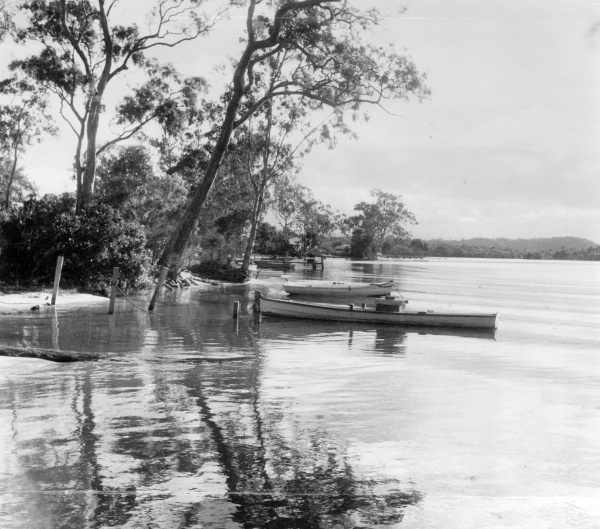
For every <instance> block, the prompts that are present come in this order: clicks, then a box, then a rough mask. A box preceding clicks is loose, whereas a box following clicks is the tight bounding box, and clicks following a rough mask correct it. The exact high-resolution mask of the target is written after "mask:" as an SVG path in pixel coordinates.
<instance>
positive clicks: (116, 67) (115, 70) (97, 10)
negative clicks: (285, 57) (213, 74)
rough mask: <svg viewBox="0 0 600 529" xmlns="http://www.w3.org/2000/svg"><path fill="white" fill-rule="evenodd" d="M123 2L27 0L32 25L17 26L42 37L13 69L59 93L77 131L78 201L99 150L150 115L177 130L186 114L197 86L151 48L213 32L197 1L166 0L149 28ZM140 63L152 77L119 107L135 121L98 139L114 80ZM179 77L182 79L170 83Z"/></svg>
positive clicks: (20, 35)
mask: <svg viewBox="0 0 600 529" xmlns="http://www.w3.org/2000/svg"><path fill="white" fill-rule="evenodd" d="M120 4H121V3H120V2H119V0H114V1H112V2H110V3H109V4H108V5H106V3H105V1H104V0H99V1H98V3H97V5H96V4H95V3H93V2H91V1H90V0H79V1H77V2H75V1H66V0H52V1H39V0H32V1H24V2H21V4H20V9H21V13H22V14H23V15H24V17H26V18H27V21H26V24H25V25H24V26H22V27H20V28H18V29H17V31H16V33H15V34H16V39H17V41H18V42H21V43H30V42H35V43H37V44H38V46H37V47H36V48H34V49H37V50H38V51H36V52H34V53H33V54H32V55H30V56H28V57H26V58H24V59H20V60H17V61H14V62H13V63H12V64H11V68H12V69H13V70H18V71H21V72H23V73H24V74H26V75H27V76H29V78H30V79H32V80H33V81H34V82H35V83H36V84H37V85H38V86H40V87H42V88H44V89H45V90H47V92H48V93H50V94H53V95H55V96H56V97H58V100H59V103H60V110H61V115H62V117H63V118H64V119H65V121H66V122H67V124H68V125H69V127H70V128H71V130H72V131H73V133H74V134H75V138H76V147H75V153H74V167H75V174H76V179H77V198H78V207H84V206H85V205H86V204H87V203H88V202H89V201H90V199H91V197H92V193H93V188H94V181H95V173H96V156H97V155H98V154H99V153H100V152H102V151H103V150H105V149H106V148H107V147H108V146H110V145H113V144H114V143H116V142H118V141H122V140H125V139H127V138H130V137H132V136H133V135H134V134H135V133H136V132H138V131H139V130H141V128H142V127H143V126H144V125H146V123H148V122H149V121H151V120H158V121H159V122H160V123H161V124H163V125H165V126H167V128H172V127H173V124H174V123H175V122H176V121H177V120H178V119H179V117H180V112H179V110H178V106H179V105H180V104H181V103H182V101H181V100H182V99H183V100H184V101H185V102H186V103H183V104H184V105H185V104H188V103H189V102H190V100H193V96H192V93H191V92H193V89H194V88H197V87H198V83H197V82H196V81H189V82H182V81H181V80H180V79H179V78H178V77H177V76H176V75H175V72H174V70H173V69H172V68H171V67H168V66H161V65H159V64H158V63H156V61H154V60H151V59H149V58H148V57H147V53H148V51H149V50H150V49H152V48H157V47H174V46H177V45H179V44H180V43H182V42H184V41H188V40H192V39H195V38H197V37H198V36H200V35H202V34H204V33H206V32H207V31H208V30H209V29H210V27H211V25H212V22H210V21H209V20H208V19H207V18H206V17H204V16H201V14H200V13H199V11H198V9H199V4H200V2H199V1H198V0H159V1H158V2H157V3H156V8H155V9H153V10H152V12H151V16H150V17H149V20H148V22H149V29H148V31H147V32H146V33H144V32H143V31H142V30H141V29H140V27H138V25H137V24H136V23H133V22H131V23H124V22H123V19H124V15H125V12H124V6H123V5H120ZM132 68H135V69H138V70H140V69H141V70H142V71H145V73H146V76H147V78H148V79H149V80H148V81H147V82H146V83H145V84H144V85H143V86H142V87H140V88H138V89H136V90H135V91H134V92H133V94H132V95H131V96H127V97H126V98H125V101H124V102H123V104H122V105H121V107H120V110H121V119H120V120H118V121H120V122H121V123H128V124H130V125H131V126H130V127H129V128H126V129H124V130H122V131H121V133H119V134H118V135H117V136H116V137H114V138H112V139H110V140H108V141H106V142H105V143H104V144H101V145H98V139H97V135H98V130H99V124H100V115H101V113H102V112H104V111H105V108H104V97H105V94H106V92H107V89H108V87H109V86H110V85H111V83H112V81H113V80H114V79H115V78H116V77H118V76H121V75H122V74H123V73H124V72H126V71H128V70H130V69H132ZM172 81H174V82H175V84H177V85H178V88H177V90H176V91H175V93H174V90H172V89H171V85H172Z"/></svg>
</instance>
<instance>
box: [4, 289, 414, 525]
mask: <svg viewBox="0 0 600 529" xmlns="http://www.w3.org/2000/svg"><path fill="white" fill-rule="evenodd" d="M216 305H217V304H215V308H216V309H219V312H223V313H224V314H227V317H226V318H223V319H219V320H218V321H215V320H209V317H210V318H214V317H215V314H216V313H217V310H213V311H211V312H209V311H203V312H202V313H201V314H202V315H204V316H203V317H205V318H206V321H203V322H202V325H198V321H199V314H198V313H197V312H194V310H192V309H191V308H190V309H186V312H182V311H180V310H178V311H172V312H168V311H165V313H164V314H162V315H160V316H161V317H160V318H159V317H156V318H154V319H153V320H152V321H150V324H149V328H146V329H147V331H148V332H146V333H144V332H141V329H142V328H143V327H142V325H147V322H148V320H146V319H141V318H140V326H139V327H137V328H136V330H129V331H127V332H128V333H130V334H131V335H130V336H129V335H128V336H127V337H124V338H123V340H122V342H119V343H123V344H124V345H123V348H124V349H125V344H129V347H132V346H134V345H135V349H136V350H144V353H143V355H142V356H140V357H139V358H138V357H137V356H136V354H132V355H129V356H127V358H126V359H124V361H123V363H122V364H118V365H117V364H114V363H110V362H107V363H98V364H85V365H81V366H77V367H74V368H73V370H72V371H69V373H70V374H69V375H68V376H65V374H64V371H60V372H59V371H58V368H57V376H56V378H55V379H52V381H50V380H49V379H48V378H47V377H46V376H45V375H44V374H40V375H39V377H38V376H37V375H34V376H32V378H31V379H28V382H27V384H24V385H20V386H16V385H15V386H12V389H11V394H10V395H6V396H5V397H4V398H0V401H3V402H4V403H5V404H8V406H9V407H10V408H11V409H12V410H13V413H14V420H13V422H12V423H11V428H12V429H14V430H15V436H14V437H15V440H14V443H15V447H16V450H18V452H16V453H17V454H18V455H17V456H15V457H18V459H19V466H20V468H23V469H24V472H23V474H21V475H19V476H18V477H17V478H16V479H15V480H14V481H13V483H14V484H15V485H16V488H21V489H23V490H25V489H28V490H29V491H30V492H28V493H23V494H21V495H20V496H19V497H17V496H15V501H14V504H13V506H14V509H15V512H14V513H13V514H11V517H12V519H14V520H17V519H19V520H20V522H19V523H21V525H15V527H19V528H24V527H28V526H29V527H48V528H53V529H54V528H59V527H61V528H63V527H64V528H69V529H70V528H83V527H89V528H105V527H121V526H125V527H133V528H137V527H152V528H157V529H158V528H161V529H162V528H167V527H168V528H171V527H178V528H184V527H197V526H202V527H210V526H212V527H218V528H223V527H232V526H234V527H244V528H251V527H252V528H254V527H266V528H329V527H341V528H350V527H352V528H354V527H371V526H374V525H380V526H386V525H393V524H397V523H398V522H400V521H401V520H402V517H403V515H404V510H405V508H406V506H408V505H412V504H415V503H417V502H418V501H419V500H420V494H419V493H418V492H416V491H414V490H404V489H402V488H401V486H400V484H399V483H394V482H393V481H390V480H385V479H383V478H382V479H376V480H369V479H365V478H363V477H361V476H360V474H359V473H358V472H357V471H356V470H355V469H353V466H352V465H353V463H352V460H351V457H350V456H349V455H348V452H347V450H346V448H345V445H344V442H342V441H341V440H339V439H338V438H336V434H334V433H333V432H332V431H329V430H328V429H327V428H322V427H319V426H317V425H314V424H313V425H311V424H306V423H304V422H302V421H299V423H298V424H297V423H296V421H297V419H296V418H295V416H294V411H293V408H285V409H284V408H283V406H281V405H280V403H277V402H273V400H272V399H268V400H267V399H263V400H261V392H262V391H264V388H263V387H262V385H263V382H262V377H263V372H262V370H263V358H264V357H265V356H267V352H266V351H264V350H263V345H261V341H262V340H263V339H265V340H266V341H268V338H265V337H268V336H269V333H273V332H275V333H277V330H276V327H274V326H270V327H269V328H267V327H266V326H264V327H263V329H262V330H261V331H260V332H258V331H257V329H255V328H254V327H253V326H252V324H251V323H250V321H249V320H247V319H246V320H243V321H241V322H240V325H239V328H237V332H232V327H231V320H230V319H229V317H228V316H229V312H230V307H231V303H230V300H228V299H226V300H225V301H224V302H223V303H222V305H223V306H222V307H220V308H218V307H217V306H216ZM209 315H211V316H209ZM36 329H37V328H36ZM36 329H35V330H36ZM289 329H290V328H289V326H288V332H289ZM300 330H301V329H300V328H298V329H295V330H294V332H296V331H297V332H298V333H300ZM109 331H110V329H109V328H108V327H106V328H98V326H97V325H95V326H94V328H93V333H92V331H90V334H89V335H86V337H85V340H86V342H89V343H90V344H93V343H94V340H95V339H97V337H99V336H104V335H105V334H106V333H108V332H109ZM346 331H347V329H346ZM75 332H76V327H75V326H74V327H73V330H71V328H69V327H68V326H63V327H61V333H60V337H57V341H60V345H62V346H63V347H64V346H65V344H66V345H67V347H68V345H69V343H70V340H71V333H72V334H73V336H74V335H75ZM113 332H116V333H120V332H124V331H121V330H120V327H117V328H116V329H114V330H113ZM381 332H383V333H384V334H381ZM381 332H379V331H378V332H377V333H376V335H375V338H376V344H375V346H376V348H377V344H379V345H380V346H381V347H382V349H381V350H382V351H383V350H386V347H387V350H389V349H390V348H393V347H395V348H396V349H397V348H398V346H400V347H401V345H402V341H403V335H402V334H401V333H393V332H392V331H391V330H390V332H392V334H389V335H388V334H386V333H387V331H385V330H384V331H381ZM149 333H152V336H153V337H155V342H153V344H151V345H150V346H148V342H147V337H148V336H150V334H149ZM261 336H262V338H261ZM299 336H301V334H299ZM368 336H369V337H371V336H372V334H371V332H370V331H369V333H368ZM50 338H51V337H50V336H49V337H48V339H50ZM72 339H73V340H75V337H73V338H72ZM369 339H372V338H369ZM175 341H177V343H178V344H179V345H178V347H179V349H177V350H175V349H173V348H171V349H169V346H170V344H172V343H174V342H175ZM41 344H42V345H44V343H43V341H41ZM214 344H218V348H217V349H216V350H214V348H215V347H217V346H215V345H214ZM98 347H99V348H102V347H106V345H105V343H104V342H102V341H99V343H98ZM215 351H216V353H218V355H220V356H223V355H226V354H227V353H229V352H231V353H233V354H234V355H237V356H240V354H242V355H246V356H247V357H248V358H246V359H242V360H236V361H226V362H216V363H215V362H205V360H206V358H207V357H209V356H210V355H211V354H213V353H214V352H215ZM63 369H64V368H63ZM59 373H60V376H58V375H59ZM38 384H39V385H38ZM45 395H49V396H50V397H51V399H52V401H51V402H50V403H49V401H48V400H47V398H46V397H45ZM8 401H10V403H9V402H8ZM25 402H27V403H28V405H29V407H30V408H31V409H32V410H34V412H35V413H36V414H37V415H36V422H35V425H36V428H38V429H36V430H33V429H30V430H28V431H26V432H24V433H23V439H24V442H21V441H20V440H19V439H18V436H19V433H18V427H19V424H23V425H25V424H26V418H25V416H24V417H23V418H21V419H20V418H19V413H20V412H19V410H22V409H23V403H25ZM69 404H70V408H69ZM49 409H51V410H53V411H52V413H54V415H49V417H52V418H56V419H58V420H59V421H62V424H61V423H60V422H57V423H56V424H50V423H49V421H48V420H44V418H43V417H44V414H47V413H48V410H49ZM53 420H54V419H53ZM44 421H45V422H44ZM290 426H293V428H290ZM28 428H31V427H30V426H28ZM291 432H293V433H291ZM25 442H26V443H27V446H25V444H24V443H25ZM215 463H216V465H215ZM207 476H208V477H207ZM178 489H179V490H178ZM181 489H184V490H183V494H181V493H182V490H181ZM13 506H11V509H12V507H13ZM18 511H21V512H23V511H26V514H23V515H18ZM18 516H21V517H20V518H18ZM26 520H29V521H30V522H31V523H29V522H28V521H26ZM211 524H212V525H211ZM232 524H233V525H232Z"/></svg>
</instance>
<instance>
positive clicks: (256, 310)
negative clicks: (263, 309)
mask: <svg viewBox="0 0 600 529" xmlns="http://www.w3.org/2000/svg"><path fill="white" fill-rule="evenodd" d="M260 298H261V293H260V292H259V291H258V290H255V291H254V305H253V306H252V309H253V311H254V314H260Z"/></svg>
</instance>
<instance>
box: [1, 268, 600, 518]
mask: <svg viewBox="0 0 600 529" xmlns="http://www.w3.org/2000/svg"><path fill="white" fill-rule="evenodd" d="M276 275H277V274H276V273H274V272H267V273H264V274H263V275H262V276H261V280H260V283H261V285H260V288H261V289H262V290H263V291H265V292H267V291H268V292H270V293H275V292H277V291H278V290H279V289H280V286H281V279H280V278H278V277H276ZM289 275H290V277H292V278H293V277H298V276H301V275H306V276H310V275H311V274H310V273H305V272H303V271H298V272H294V273H291V274H289ZM315 275H316V276H317V277H318V276H319V275H320V274H318V273H317V274H315ZM324 277H325V278H336V279H340V278H353V279H355V280H364V281H370V280H374V279H378V280H380V279H388V278H392V277H393V278H395V279H397V280H398V281H399V282H400V283H401V285H402V289H401V291H402V292H403V293H404V294H405V295H406V296H407V297H408V298H409V299H410V303H409V307H410V306H411V305H412V306H414V307H419V306H423V307H431V308H442V307H448V306H452V307H454V308H470V309H477V310H485V311H490V310H492V311H498V312H499V313H500V327H499V329H498V330H497V331H496V333H495V335H493V334H474V335H471V334H469V333H455V334H444V333H443V332H442V333H440V332H439V331H438V332H437V333H429V332H427V331H423V330H417V331H415V330H409V329H397V328H390V327H369V326H366V327H365V326H358V325H354V326H350V325H336V324H328V323H317V322H303V321H284V320H278V319H268V318H266V317H265V318H263V319H262V321H261V322H260V323H258V322H256V321H255V320H254V318H253V317H252V316H249V315H248V313H247V309H246V308H244V314H243V316H242V318H241V320H240V321H239V323H238V325H237V326H236V325H235V324H234V323H233V321H232V319H231V306H232V301H233V300H234V299H242V300H243V301H244V303H243V306H244V307H246V305H247V304H248V303H247V302H248V299H249V298H248V295H249V292H247V291H246V290H244V289H242V290H238V291H228V292H220V291H219V290H218V289H215V290H212V291H206V290H204V291H200V290H188V291H186V292H184V293H183V294H182V295H181V296H180V297H179V298H178V299H177V298H175V296H174V295H173V294H169V295H167V296H166V297H165V300H164V302H163V303H161V305H160V306H159V307H158V308H157V311H156V313H155V314H152V315H148V314H146V313H143V312H141V311H139V310H136V306H134V305H133V304H132V303H131V302H125V301H124V300H121V302H120V305H119V307H118V309H119V310H118V312H117V314H115V315H113V316H108V315H106V314H105V308H104V307H100V308H96V309H87V310H82V309H78V310H60V309H59V310H58V311H57V312H52V311H48V312H42V313H40V314H27V315H15V316H1V317H0V337H1V342H2V343H4V344H10V345H36V346H43V347H60V348H63V349H73V350H89V351H103V352H110V355H109V357H108V358H107V359H106V360H102V361H99V362H90V363H79V364H54V363H50V362H44V361H41V360H32V359H11V358H1V357H0V424H1V427H0V447H1V448H2V450H1V453H0V527H2V528H3V529H12V528H15V529H17V528H18V529H30V528H32V529H45V528H48V529H56V528H69V529H70V528H73V529H79V528H84V527H90V528H108V527H125V528H152V529H159V528H160V529H163V528H164V529H171V528H187V527H189V528H209V527H212V528H219V529H220V528H253V527H257V528H259V527H267V528H337V529H342V528H343V529H348V528H358V527H361V528H366V527H383V528H389V527H402V528H414V529H422V528H444V529H465V528H477V529H480V528H507V527H510V528H517V527H518V528H535V529H538V528H556V529H564V528H571V527H573V528H575V527H576V528H597V527H600V263H576V262H550V261H544V262H535V261H495V260H468V259H464V260H461V259H454V260H427V261H383V262H377V263H365V262H360V263H358V262H357V263H350V262H348V261H341V260H330V261H328V262H327V268H326V270H325V273H324ZM142 301H143V300H139V299H138V300H134V303H138V304H140V303H142Z"/></svg>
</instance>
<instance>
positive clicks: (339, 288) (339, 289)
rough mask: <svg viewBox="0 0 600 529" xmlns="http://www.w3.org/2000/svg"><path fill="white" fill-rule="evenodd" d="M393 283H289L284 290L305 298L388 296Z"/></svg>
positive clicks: (393, 286)
mask: <svg viewBox="0 0 600 529" xmlns="http://www.w3.org/2000/svg"><path fill="white" fill-rule="evenodd" d="M395 287H396V284H395V283H394V282H393V281H386V282H384V283H349V282H345V281H288V282H285V283H284V284H283V290H285V291H286V292H287V293H288V294H292V295H297V294H299V295H303V296H323V297H325V296H363V297H370V296H387V295H388V294H390V293H391V292H392V290H394V288H395Z"/></svg>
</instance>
